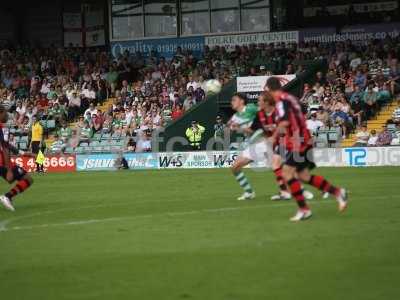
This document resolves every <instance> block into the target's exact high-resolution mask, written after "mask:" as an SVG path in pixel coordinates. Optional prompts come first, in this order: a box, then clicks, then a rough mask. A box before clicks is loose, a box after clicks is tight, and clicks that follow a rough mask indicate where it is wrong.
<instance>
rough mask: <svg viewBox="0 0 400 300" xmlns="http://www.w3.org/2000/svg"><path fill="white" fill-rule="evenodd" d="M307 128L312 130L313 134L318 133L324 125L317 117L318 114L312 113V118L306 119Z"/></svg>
mask: <svg viewBox="0 0 400 300" xmlns="http://www.w3.org/2000/svg"><path fill="white" fill-rule="evenodd" d="M306 125H307V129H308V130H310V132H311V133H312V135H316V134H317V131H318V129H319V128H321V127H323V126H324V123H322V122H321V121H320V120H318V119H317V114H316V113H313V114H311V119H309V120H307V121H306Z"/></svg>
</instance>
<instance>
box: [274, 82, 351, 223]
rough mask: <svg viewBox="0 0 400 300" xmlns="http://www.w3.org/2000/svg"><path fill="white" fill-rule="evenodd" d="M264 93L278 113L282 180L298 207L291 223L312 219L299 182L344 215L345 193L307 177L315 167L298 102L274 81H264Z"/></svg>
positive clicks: (325, 181) (322, 178)
mask: <svg viewBox="0 0 400 300" xmlns="http://www.w3.org/2000/svg"><path fill="white" fill-rule="evenodd" d="M266 89H267V90H268V91H269V92H270V93H271V95H272V96H273V98H274V100H275V103H276V110H277V113H278V119H277V130H276V131H275V134H274V139H275V140H277V141H278V145H279V153H280V155H281V156H282V158H283V169H282V171H283V177H284V179H285V181H286V183H287V185H288V186H289V189H290V192H291V194H292V196H293V198H295V199H296V201H297V204H298V206H299V210H298V212H297V214H296V215H295V216H294V217H293V218H291V221H301V220H305V219H308V218H310V217H311V216H312V212H311V209H310V208H309V206H308V205H307V203H306V201H305V198H304V191H303V187H302V184H301V182H303V183H307V184H310V185H312V186H313V187H315V188H317V189H319V190H321V191H323V192H328V193H329V194H331V195H332V196H334V197H335V198H336V200H337V202H338V205H339V211H341V212H342V211H344V210H345V209H346V208H347V193H346V190H345V189H343V188H338V187H335V186H333V185H332V184H331V183H329V182H328V181H327V180H326V179H325V178H324V177H322V176H319V175H311V173H310V170H312V169H314V168H315V167H316V165H315V163H314V158H313V139H312V136H311V134H310V132H309V130H308V129H307V126H306V118H305V116H304V114H303V112H302V109H301V106H300V103H299V101H298V99H297V98H295V97H294V96H292V95H290V94H288V93H286V92H284V91H283V90H282V86H281V83H280V81H279V79H278V78H276V77H271V78H269V79H268V81H267V85H266Z"/></svg>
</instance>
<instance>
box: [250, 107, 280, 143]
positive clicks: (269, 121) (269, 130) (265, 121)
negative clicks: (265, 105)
mask: <svg viewBox="0 0 400 300" xmlns="http://www.w3.org/2000/svg"><path fill="white" fill-rule="evenodd" d="M277 117H278V116H277V113H276V110H275V109H274V110H273V111H272V113H269V114H268V113H266V112H265V111H264V110H260V111H259V112H258V113H257V115H256V118H255V119H254V121H253V124H252V125H251V129H252V130H253V131H256V130H258V129H262V130H263V131H264V133H265V135H266V136H267V137H270V136H272V135H273V133H274V131H275V129H276V120H277Z"/></svg>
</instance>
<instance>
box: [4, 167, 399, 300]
mask: <svg viewBox="0 0 400 300" xmlns="http://www.w3.org/2000/svg"><path fill="white" fill-rule="evenodd" d="M321 172H322V173H323V174H324V175H326V176H328V178H330V179H332V180H333V181H334V182H336V183H337V184H343V185H346V186H347V187H348V188H349V189H350V191H351V196H352V197H351V205H350V209H349V210H348V211H347V212H346V213H345V214H344V215H339V214H338V213H337V211H336V204H335V202H334V201H333V200H321V199H316V200H313V201H312V203H311V206H312V208H313V211H314V217H313V219H312V220H310V221H307V222H303V223H300V224H292V223H290V222H289V221H288V219H289V217H290V216H292V214H293V213H294V212H295V204H294V203H293V202H283V203H282V202H281V203H272V202H271V201H269V200H267V195H271V194H272V193H273V192H275V186H274V181H273V178H272V174H271V173H270V172H269V173H260V172H253V171H248V172H247V174H249V177H250V179H251V182H252V183H253V185H254V187H255V188H256V190H257V194H258V197H257V199H256V200H255V201H252V202H245V203H243V202H238V201H236V200H235V198H236V197H237V196H238V195H239V193H240V189H239V187H238V186H237V184H236V182H235V181H234V179H233V178H232V176H231V175H230V174H229V171H228V170H204V171H203V170H197V171H183V170H181V171H160V172H127V173H124V172H119V173H117V172H115V173H111V172H110V173H79V174H55V175H46V176H39V177H36V178H35V179H36V182H35V185H34V187H33V188H32V189H31V190H29V191H28V192H27V193H25V194H24V195H22V196H21V197H19V198H18V199H17V204H16V206H17V212H15V213H14V214H11V213H7V212H5V211H4V210H1V209H0V224H1V226H3V229H4V228H6V231H2V232H0V298H1V299H7V300H13V299H17V300H25V299H38V300H47V299H49V300H50V299H51V300H54V299H57V300H62V299H74V300H75V299H82V300H83V299H84V300H88V299H95V300H102V299H138V300H139V299H140V300H145V299H146V300H147V299H149V300H156V299H163V300H164V299H199V300H200V299H201V300H214V299H215V300H223V299H226V300H244V299H245V300H253V299H257V300H258V299H260V300H261V299H263V300H265V299H274V300H280V299H285V300H298V299H300V300H302V299H324V300H330V299H335V300H336V299H338V300H347V299H349V300H358V299H360V300H377V299H398V295H399V291H400V289H399V285H398V279H399V277H400V224H399V223H400V218H399V216H400V200H399V196H398V195H399V194H398V191H397V190H398V186H399V183H398V180H399V175H400V169H399V168H358V169H322V170H321ZM1 187H2V191H4V190H6V189H7V188H8V187H6V186H5V185H4V184H2V186H1ZM316 195H318V198H320V197H319V193H317V192H316Z"/></svg>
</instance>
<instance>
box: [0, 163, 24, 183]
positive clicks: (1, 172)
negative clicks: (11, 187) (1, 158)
mask: <svg viewBox="0 0 400 300" xmlns="http://www.w3.org/2000/svg"><path fill="white" fill-rule="evenodd" d="M11 171H12V173H13V180H12V181H13V182H14V181H16V180H17V181H19V180H21V179H22V178H24V176H25V175H26V171H25V170H24V169H22V168H21V167H18V166H13V167H12V168H11ZM0 176H1V177H3V178H4V179H6V180H7V168H6V167H4V166H1V167H0Z"/></svg>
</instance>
